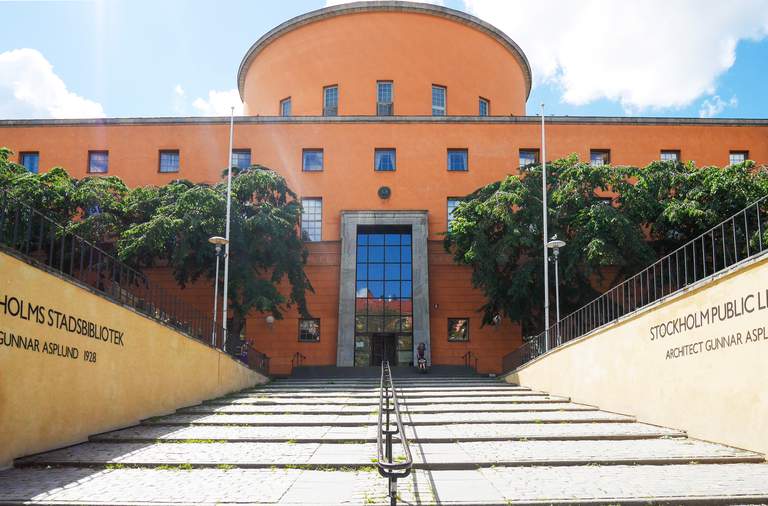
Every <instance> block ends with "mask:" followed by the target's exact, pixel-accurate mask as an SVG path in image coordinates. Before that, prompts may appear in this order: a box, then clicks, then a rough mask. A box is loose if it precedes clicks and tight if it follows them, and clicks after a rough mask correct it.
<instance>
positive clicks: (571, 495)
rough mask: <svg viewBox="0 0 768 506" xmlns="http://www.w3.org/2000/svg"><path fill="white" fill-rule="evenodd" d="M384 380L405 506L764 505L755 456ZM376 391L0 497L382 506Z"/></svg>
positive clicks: (91, 461) (22, 474) (159, 426)
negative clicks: (398, 402)
mask: <svg viewBox="0 0 768 506" xmlns="http://www.w3.org/2000/svg"><path fill="white" fill-rule="evenodd" d="M396 381H397V382H398V383H399V390H400V395H401V399H402V401H403V404H404V406H403V413H404V418H405V423H406V426H407V428H406V433H407V436H408V438H409V440H410V441H411V449H412V452H413V456H414V462H415V468H416V469H415V470H414V472H413V473H412V474H411V476H410V477H408V478H407V479H405V480H402V481H401V482H399V486H398V492H399V496H400V502H401V503H402V504H450V505H468V504H482V505H509V504H579V503H585V502H589V503H604V504H617V503H620V504H632V503H636V504H640V503H642V504H648V503H649V502H650V503H654V504H681V503H687V502H717V503H720V504H725V503H728V504H733V503H740V504H746V503H764V502H766V503H768V465H766V464H765V463H764V460H763V457H762V456H761V455H758V454H756V453H753V452H749V451H745V450H740V449H736V448H731V447H727V446H723V445H717V444H713V443H707V442H703V441H697V440H692V439H689V438H687V437H686V435H685V433H683V432H681V431H678V430H674V429H668V428H664V427H657V426H654V425H648V424H643V423H638V422H637V421H635V420H634V419H633V418H632V417H631V416H626V415H620V414H615V413H609V412H605V411H601V410H599V409H598V408H597V407H594V406H588V405H583V404H577V403H573V402H570V400H569V399H566V398H562V397H556V396H550V395H548V394H546V393H543V392H535V391H531V390H529V389H526V388H524V387H513V386H508V385H504V384H503V383H499V382H497V381H495V380H490V379H482V378H435V377H431V376H427V377H416V378H412V377H408V378H396ZM376 383H377V382H376V380H373V379H352V378H345V379H339V380H313V379H302V380H280V381H276V382H275V383H273V384H270V385H267V386H264V387H260V388H257V389H253V390H250V391H247V392H241V393H238V394H236V395H231V396H227V397H224V398H221V399H215V400H212V401H209V402H206V403H203V404H201V405H199V406H194V407H191V408H187V409H183V410H179V412H177V413H174V414H172V415H169V416H164V417H158V418H154V419H151V420H147V421H145V423H143V424H141V425H139V426H136V427H131V428H127V429H123V430H119V431H114V432H110V433H106V434H100V435H97V436H94V437H93V438H91V441H90V442H87V443H83V444H80V445H76V446H72V447H69V448H64V449H61V450H56V451H52V452H48V453H44V454H40V455H35V456H31V457H28V458H25V459H20V460H19V461H17V463H16V465H17V468H16V469H12V470H8V471H4V472H0V503H22V502H23V503H46V504H105V503H109V504H161V503H162V504H226V503H231V504H234V503H239V504H242V503H248V504H273V505H274V504H277V505H281V504H286V505H295V504H311V505H323V506H324V505H339V504H388V499H387V497H386V482H385V480H384V479H382V478H381V477H380V476H379V475H378V473H377V472H376V470H375V467H374V466H375V456H376V449H375V444H374V442H375V439H376V427H375V424H376V419H377V404H378V397H377V393H378V392H377V390H376ZM399 451H401V449H400V446H399V444H397V445H396V448H395V452H396V454H397V452H399Z"/></svg>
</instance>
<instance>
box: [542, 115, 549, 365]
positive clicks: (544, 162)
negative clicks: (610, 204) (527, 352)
mask: <svg viewBox="0 0 768 506" xmlns="http://www.w3.org/2000/svg"><path fill="white" fill-rule="evenodd" d="M541 196H542V197H541V201H542V223H543V224H544V226H543V227H542V230H543V237H542V238H543V240H544V241H543V243H542V247H543V248H544V350H545V351H549V265H548V263H549V252H548V250H547V241H548V240H549V233H548V232H547V142H546V136H545V135H544V104H541Z"/></svg>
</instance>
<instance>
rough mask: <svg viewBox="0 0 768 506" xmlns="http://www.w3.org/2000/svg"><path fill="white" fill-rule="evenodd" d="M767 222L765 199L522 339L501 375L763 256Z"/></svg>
mask: <svg viewBox="0 0 768 506" xmlns="http://www.w3.org/2000/svg"><path fill="white" fill-rule="evenodd" d="M766 220H768V195H767V196H765V197H762V198H760V199H758V200H757V201H755V202H753V203H752V204H750V205H749V206H747V207H746V208H744V209H742V210H741V211H739V212H737V213H736V214H734V215H733V216H731V217H729V218H727V219H725V220H723V221H722V222H721V223H719V224H718V225H715V226H714V227H712V228H711V229H709V230H707V231H706V232H704V233H703V234H701V235H699V236H698V237H696V238H695V239H692V240H691V241H688V242H687V243H685V244H684V245H683V246H680V247H679V248H678V249H676V250H675V251H673V252H672V253H670V254H668V255H666V256H664V257H662V258H661V259H659V260H657V261H656V262H654V263H653V264H651V265H650V266H648V267H646V268H645V269H643V270H642V271H640V272H638V273H637V274H635V275H634V276H632V277H630V278H628V279H626V280H624V281H622V282H621V283H619V284H618V285H616V286H614V287H613V288H611V289H610V290H608V291H607V292H605V293H603V294H602V295H600V296H598V297H597V298H595V299H594V300H592V301H591V302H589V303H588V304H586V305H584V306H582V307H581V308H579V309H577V310H576V311H574V312H573V313H571V314H569V315H567V316H565V317H564V318H562V319H560V321H558V322H557V323H555V324H554V325H552V326H550V327H549V328H548V329H547V330H545V331H544V332H541V333H540V334H538V335H535V336H532V337H530V338H526V339H525V341H526V342H525V343H524V344H523V345H522V346H520V347H519V348H518V349H516V350H515V351H513V352H512V353H509V354H507V355H505V356H504V358H503V360H502V364H503V365H502V367H503V370H504V372H509V371H512V370H514V369H516V368H518V367H520V366H521V365H523V364H525V363H527V362H529V361H531V360H533V359H535V358H536V357H539V356H540V355H543V354H544V353H546V352H547V351H549V350H552V349H554V348H556V347H558V346H560V345H562V344H564V343H567V342H568V341H571V340H573V339H576V338H577V337H580V336H583V335H585V334H588V333H590V332H592V331H593V330H595V329H597V328H600V327H602V326H604V325H608V324H610V323H613V322H615V321H617V320H618V319H619V318H623V317H625V316H627V315H629V314H631V313H634V312H636V311H639V310H640V309H642V308H644V307H646V306H648V305H650V304H653V303H654V302H656V301H658V300H661V299H662V298H665V297H669V296H670V295H672V294H675V293H677V292H679V291H680V290H682V289H684V288H685V287H687V286H689V285H691V284H693V283H696V282H699V281H701V280H703V279H705V278H707V277H710V276H712V275H714V274H717V273H718V272H721V271H723V270H725V269H727V268H730V267H732V266H734V265H735V264H737V263H740V262H743V261H745V260H748V259H751V258H753V257H755V256H757V255H759V254H761V253H762V252H763V251H765V250H766V248H768V237H766V229H765V226H764V223H765V222H766Z"/></svg>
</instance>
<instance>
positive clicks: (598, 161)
mask: <svg viewBox="0 0 768 506" xmlns="http://www.w3.org/2000/svg"><path fill="white" fill-rule="evenodd" d="M589 163H590V164H591V165H592V167H600V166H601V165H608V164H609V163H611V151H610V150H608V149H593V150H592V151H590V152H589Z"/></svg>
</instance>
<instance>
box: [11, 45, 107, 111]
mask: <svg viewBox="0 0 768 506" xmlns="http://www.w3.org/2000/svg"><path fill="white" fill-rule="evenodd" d="M104 116H105V114H104V108H103V107H102V106H101V104H99V103H98V102H94V101H93V100H88V99H86V98H83V97H81V96H79V95H77V94H76V93H73V92H71V91H69V90H68V89H67V85H66V84H65V83H64V81H63V80H62V79H61V78H60V77H59V76H58V75H56V73H55V72H54V71H53V65H51V64H50V62H49V61H48V60H46V59H45V57H44V56H43V55H42V54H41V53H40V51H37V50H35V49H28V48H24V49H13V50H11V51H6V52H4V53H0V118H5V119H8V118H101V117H104Z"/></svg>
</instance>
